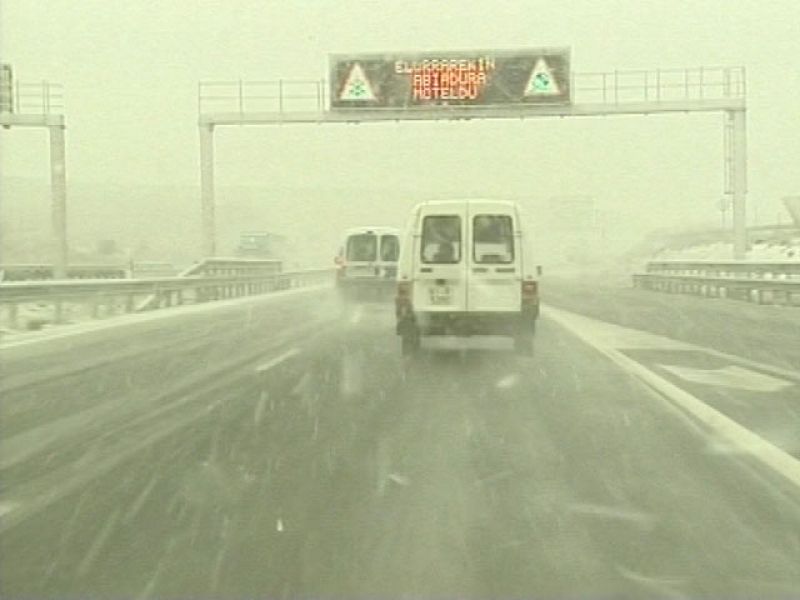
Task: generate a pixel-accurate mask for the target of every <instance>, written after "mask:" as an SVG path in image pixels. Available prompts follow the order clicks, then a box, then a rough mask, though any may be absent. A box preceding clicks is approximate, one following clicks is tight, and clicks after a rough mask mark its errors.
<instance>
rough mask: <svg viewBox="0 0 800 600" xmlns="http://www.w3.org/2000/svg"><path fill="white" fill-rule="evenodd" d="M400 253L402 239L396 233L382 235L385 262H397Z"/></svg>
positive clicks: (383, 259) (382, 258)
mask: <svg viewBox="0 0 800 600" xmlns="http://www.w3.org/2000/svg"><path fill="white" fill-rule="evenodd" d="M399 255H400V240H398V239H397V236H396V235H388V234H387V235H382V236H381V260H382V261H385V262H397V258H398V256H399Z"/></svg>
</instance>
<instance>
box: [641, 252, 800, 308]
mask: <svg viewBox="0 0 800 600" xmlns="http://www.w3.org/2000/svg"><path fill="white" fill-rule="evenodd" d="M646 271H647V272H646V273H636V274H634V275H633V285H634V287H638V288H642V289H646V290H652V291H658V292H666V293H671V294H693V295H696V296H705V297H712V298H730V299H734V300H744V301H748V302H754V303H757V304H780V305H785V306H800V262H798V261H766V262H748V261H712V260H703V261H683V260H663V261H651V262H649V263H647V267H646Z"/></svg>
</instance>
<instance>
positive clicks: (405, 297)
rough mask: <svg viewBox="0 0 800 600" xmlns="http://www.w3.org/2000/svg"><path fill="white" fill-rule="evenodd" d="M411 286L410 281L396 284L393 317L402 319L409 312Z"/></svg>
mask: <svg viewBox="0 0 800 600" xmlns="http://www.w3.org/2000/svg"><path fill="white" fill-rule="evenodd" d="M413 289H414V288H413V284H412V283H411V282H410V281H400V282H398V283H397V295H396V296H395V298H394V312H395V316H397V317H398V318H402V317H403V316H405V315H406V314H407V313H408V312H410V311H411V292H412V291H413Z"/></svg>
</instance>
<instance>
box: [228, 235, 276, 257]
mask: <svg viewBox="0 0 800 600" xmlns="http://www.w3.org/2000/svg"><path fill="white" fill-rule="evenodd" d="M286 247H287V240H286V237H285V236H282V235H279V234H277V233H270V232H268V231H250V232H245V233H242V235H241V236H240V238H239V245H238V246H237V247H236V255H237V256H241V257H244V258H274V259H283V258H285V256H284V255H285V254H286Z"/></svg>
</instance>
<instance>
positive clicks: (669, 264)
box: [646, 259, 800, 279]
mask: <svg viewBox="0 0 800 600" xmlns="http://www.w3.org/2000/svg"><path fill="white" fill-rule="evenodd" d="M646 271H647V273H652V274H661V275H695V276H703V277H745V278H749V279H800V261H798V260H769V261H759V262H751V261H744V260H682V259H672V260H651V261H649V262H648V263H647V267H646Z"/></svg>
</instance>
